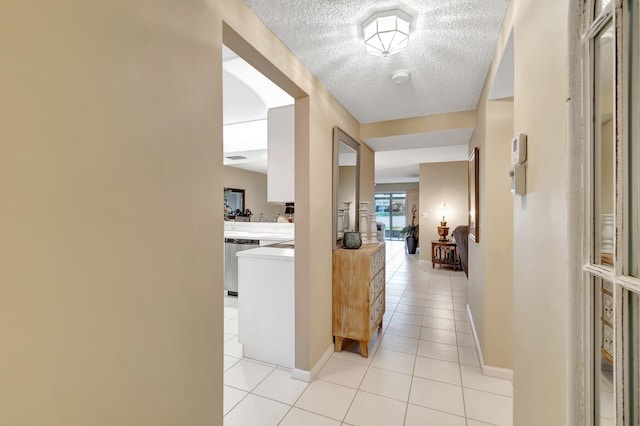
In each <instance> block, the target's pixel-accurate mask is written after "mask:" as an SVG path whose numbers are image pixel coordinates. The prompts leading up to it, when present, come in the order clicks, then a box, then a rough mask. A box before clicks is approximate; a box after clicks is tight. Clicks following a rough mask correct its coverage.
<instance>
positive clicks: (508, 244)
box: [469, 96, 513, 370]
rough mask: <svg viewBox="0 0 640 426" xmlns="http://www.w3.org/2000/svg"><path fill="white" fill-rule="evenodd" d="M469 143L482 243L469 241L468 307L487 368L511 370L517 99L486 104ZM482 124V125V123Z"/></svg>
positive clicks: (479, 110) (479, 109)
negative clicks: (476, 173)
mask: <svg viewBox="0 0 640 426" xmlns="http://www.w3.org/2000/svg"><path fill="white" fill-rule="evenodd" d="M485 99H486V97H485V96H483V97H482V98H481V102H482V104H481V105H479V107H478V123H479V125H478V128H477V130H476V132H475V133H474V135H473V138H472V140H471V145H472V146H478V148H479V154H478V155H479V158H480V162H479V164H480V179H479V183H480V188H479V192H480V218H479V229H480V238H479V241H478V242H473V241H469V308H470V310H471V314H472V317H473V323H474V326H475V331H476V333H477V335H478V339H479V341H480V346H481V350H482V355H483V361H484V366H488V367H498V368H502V369H508V370H511V369H512V368H513V359H512V350H513V195H511V191H510V180H509V175H508V171H509V168H510V162H511V156H510V149H511V145H510V142H511V138H512V135H513V99H511V98H510V99H502V100H494V101H488V102H486V101H485ZM480 123H482V124H480Z"/></svg>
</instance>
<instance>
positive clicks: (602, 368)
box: [593, 278, 615, 425]
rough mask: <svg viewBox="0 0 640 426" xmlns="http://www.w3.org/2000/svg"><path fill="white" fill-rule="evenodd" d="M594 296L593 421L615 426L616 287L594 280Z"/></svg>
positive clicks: (597, 279) (597, 423)
mask: <svg viewBox="0 0 640 426" xmlns="http://www.w3.org/2000/svg"><path fill="white" fill-rule="evenodd" d="M593 282H594V287H593V289H594V294H593V300H594V303H593V306H594V318H593V320H594V321H593V326H594V327H593V334H594V339H593V341H594V349H595V353H594V354H593V355H594V356H593V359H594V361H595V362H594V370H595V371H594V381H595V382H594V399H595V403H594V410H595V413H594V418H595V424H596V425H608V424H614V422H613V419H614V414H615V410H614V406H615V405H614V399H613V390H614V383H613V362H614V359H613V352H614V347H615V344H614V329H615V327H614V318H615V316H614V312H613V284H612V283H610V282H607V281H603V280H601V279H599V278H593Z"/></svg>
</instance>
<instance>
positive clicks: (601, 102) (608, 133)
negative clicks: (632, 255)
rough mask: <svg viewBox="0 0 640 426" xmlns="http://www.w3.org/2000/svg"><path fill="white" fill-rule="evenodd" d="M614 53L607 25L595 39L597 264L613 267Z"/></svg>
mask: <svg viewBox="0 0 640 426" xmlns="http://www.w3.org/2000/svg"><path fill="white" fill-rule="evenodd" d="M613 59H614V49H613V27H612V24H611V22H609V24H607V25H606V26H605V27H604V28H603V29H602V30H601V31H600V33H599V34H598V35H597V36H596V37H595V39H594V70H593V74H594V105H593V111H594V116H593V149H594V152H593V159H594V162H593V171H594V173H593V176H594V180H593V185H594V188H593V203H594V205H593V217H594V222H595V223H594V224H593V227H594V230H595V232H594V247H593V250H594V255H593V263H596V264H602V265H610V266H612V265H613V238H614V229H615V228H614V215H613V212H614V210H613V207H614V194H615V191H614V185H615V180H614V176H615V174H614V170H615V169H614V155H615V137H614V135H615V133H614V123H615V117H614V114H613V111H614V96H613V95H614V93H615V84H614V83H615V81H614V72H613V70H614V66H613V64H614V63H613Z"/></svg>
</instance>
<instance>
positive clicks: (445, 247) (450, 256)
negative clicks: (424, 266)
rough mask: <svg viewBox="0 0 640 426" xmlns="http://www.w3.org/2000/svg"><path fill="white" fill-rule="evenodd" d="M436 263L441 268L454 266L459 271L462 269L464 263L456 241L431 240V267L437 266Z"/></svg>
mask: <svg viewBox="0 0 640 426" xmlns="http://www.w3.org/2000/svg"><path fill="white" fill-rule="evenodd" d="M436 263H437V264H438V265H440V267H441V268H453V270H454V271H457V270H458V268H460V269H462V263H461V262H460V258H459V257H458V250H457V248H456V243H454V242H452V241H438V240H434V241H431V268H432V269H433V268H435V266H436Z"/></svg>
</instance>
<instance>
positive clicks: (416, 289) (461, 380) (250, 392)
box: [224, 242, 512, 426]
mask: <svg viewBox="0 0 640 426" xmlns="http://www.w3.org/2000/svg"><path fill="white" fill-rule="evenodd" d="M467 285H468V284H467V279H466V277H465V275H464V273H463V272H453V271H450V270H444V269H439V267H438V266H436V269H432V268H431V263H430V262H427V261H423V260H422V261H419V260H418V256H417V255H408V254H406V253H405V250H404V242H387V288H386V290H387V306H386V313H385V316H384V321H383V330H382V332H379V333H378V334H377V335H376V336H375V338H374V340H372V341H371V342H370V344H369V358H362V357H360V355H359V353H358V345H357V343H356V342H351V343H349V344H348V341H345V350H344V351H343V352H335V353H333V355H332V356H331V358H330V359H329V361H327V363H326V364H325V365H324V367H323V368H322V370H321V371H320V373H319V374H318V377H317V378H316V379H315V380H314V381H313V382H312V383H306V382H302V381H298V380H294V379H292V378H291V374H290V371H288V370H286V369H283V368H280V367H277V366H275V365H270V364H265V363H261V362H256V361H253V360H250V359H243V358H242V345H240V344H239V343H238V339H237V333H238V320H237V316H238V307H237V306H238V305H237V299H236V298H234V297H225V309H224V316H225V324H224V333H225V334H224V340H225V343H224V354H225V356H224V370H225V373H224V413H225V416H224V424H225V426H236V425H242V426H258V425H265V426H267V425H296V426H297V425H305V426H315V425H366V426H376V425H381V426H394V425H407V426H409V425H434V426H447V425H454V426H457V425H461V426H464V425H467V426H479V425H511V424H512V386H511V382H509V381H506V380H499V379H495V378H491V377H486V376H483V375H482V374H481V372H480V368H479V363H478V357H477V354H476V350H475V348H474V343H473V337H472V335H471V334H470V333H471V328H470V326H469V323H468V321H467V320H468V318H467V314H466V304H467Z"/></svg>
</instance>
